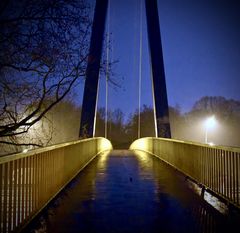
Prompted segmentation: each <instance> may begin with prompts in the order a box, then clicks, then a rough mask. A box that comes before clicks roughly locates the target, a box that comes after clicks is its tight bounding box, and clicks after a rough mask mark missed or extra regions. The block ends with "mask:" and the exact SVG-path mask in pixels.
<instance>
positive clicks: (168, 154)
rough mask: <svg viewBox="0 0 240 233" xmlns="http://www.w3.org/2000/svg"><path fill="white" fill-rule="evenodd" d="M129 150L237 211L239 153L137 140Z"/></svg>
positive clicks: (237, 149) (167, 140)
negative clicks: (170, 169)
mask: <svg viewBox="0 0 240 233" xmlns="http://www.w3.org/2000/svg"><path fill="white" fill-rule="evenodd" d="M130 149H133V150H143V151H147V152H150V153H152V154H154V155H156V156H158V157H159V158H160V159H162V160H164V161H165V162H167V163H169V164H170V165H172V166H174V167H175V168H177V169H178V170H180V171H181V172H183V173H185V174H186V175H187V176H189V177H191V178H192V179H194V180H195V181H197V182H198V183H199V184H202V185H204V186H205V187H206V188H208V189H210V190H212V191H213V192H215V193H217V194H218V195H220V196H221V197H223V198H225V199H227V200H228V201H229V203H232V204H234V205H236V206H238V207H240V149H239V148H231V147H220V146H208V145H205V144H198V143H191V142H184V141H178V140H172V139H163V138H141V139H138V140H136V141H135V142H133V143H132V145H131V147H130Z"/></svg>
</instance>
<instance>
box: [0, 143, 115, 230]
mask: <svg viewBox="0 0 240 233" xmlns="http://www.w3.org/2000/svg"><path fill="white" fill-rule="evenodd" d="M109 149H112V146H111V143H110V142H109V141H108V140H107V139H105V138H93V139H86V140H80V141H75V142H71V143H64V144H60V145H56V146H51V147H47V148H43V149H37V150H33V151H30V152H27V153H19V154H15V155H10V156H5V157H1V158H0V198H1V199H0V224H1V225H0V232H12V231H16V230H19V229H20V228H21V227H22V226H23V225H25V224H26V223H27V222H29V220H31V219H32V218H33V217H34V216H35V215H36V214H37V213H38V212H39V211H40V210H41V209H42V208H43V207H44V206H46V204H47V203H48V202H49V201H50V200H51V199H52V198H53V197H54V196H55V195H56V194H57V193H58V192H59V191H61V189H62V188H63V187H64V186H65V185H66V184H67V183H68V182H69V181H70V180H71V179H72V178H73V177H74V176H76V174H77V173H78V172H79V171H80V170H81V169H82V168H83V167H84V166H86V165H87V164H88V163H89V162H90V161H91V160H92V159H93V158H94V157H95V156H96V155H97V154H98V153H100V152H101V151H104V150H109Z"/></svg>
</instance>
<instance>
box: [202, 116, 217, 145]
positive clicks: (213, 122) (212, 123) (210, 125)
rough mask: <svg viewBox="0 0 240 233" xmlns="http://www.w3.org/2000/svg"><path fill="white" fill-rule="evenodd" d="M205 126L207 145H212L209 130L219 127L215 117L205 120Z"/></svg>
mask: <svg viewBox="0 0 240 233" xmlns="http://www.w3.org/2000/svg"><path fill="white" fill-rule="evenodd" d="M204 125H205V143H206V144H209V145H210V143H208V130H211V129H213V128H215V126H216V125H217V121H216V118H215V116H211V117H208V118H207V119H206V120H205V122H204ZM210 146H211V145H210Z"/></svg>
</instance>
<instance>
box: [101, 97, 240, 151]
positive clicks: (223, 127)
mask: <svg viewBox="0 0 240 233" xmlns="http://www.w3.org/2000/svg"><path fill="white" fill-rule="evenodd" d="M99 112H101V114H98V120H97V125H96V129H97V131H96V135H97V136H104V119H105V117H104V114H105V110H104V109H103V108H102V109H100V110H99ZM114 114H116V113H114V112H109V113H108V115H109V116H111V115H112V116H114ZM140 114H141V115H140V122H141V124H140V135H141V137H146V136H153V137H154V136H155V129H154V115H153V109H152V108H151V107H149V106H145V105H144V106H143V107H142V109H141V113H140ZM117 115H119V116H121V120H120V121H116V120H115V119H114V117H113V118H110V119H109V122H108V138H109V139H110V140H111V141H112V143H113V145H114V146H115V147H116V148H122V147H126V146H127V145H130V144H131V142H132V141H134V140H135V139H137V137H138V130H139V129H138V111H137V110H136V111H135V112H134V113H133V114H131V115H130V116H129V118H128V120H127V122H126V123H124V121H123V115H124V114H123V113H122V112H121V110H119V109H118V110H117ZM169 115H170V124H171V131H172V138H174V139H179V140H186V141H195V142H200V143H204V142H205V133H206V126H205V122H206V119H207V118H208V117H210V116H212V115H214V116H215V118H216V120H217V124H216V126H215V127H214V128H213V129H209V130H208V142H213V143H214V144H216V145H225V146H236V147H239V146H240V124H239V123H240V101H237V100H233V99H226V98H224V97H221V96H217V97H215V96H214V97H212V96H205V97H202V98H201V99H200V100H198V101H197V102H196V103H195V104H194V106H193V107H192V109H191V111H189V112H187V113H181V110H180V107H170V108H169Z"/></svg>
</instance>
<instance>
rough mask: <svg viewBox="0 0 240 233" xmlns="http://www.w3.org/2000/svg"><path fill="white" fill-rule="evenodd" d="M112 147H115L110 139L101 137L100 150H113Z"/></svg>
mask: <svg viewBox="0 0 240 233" xmlns="http://www.w3.org/2000/svg"><path fill="white" fill-rule="evenodd" d="M112 148H113V147H112V144H111V142H110V141H109V140H108V139H106V138H103V139H101V142H100V145H99V148H98V150H99V151H105V150H112Z"/></svg>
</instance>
